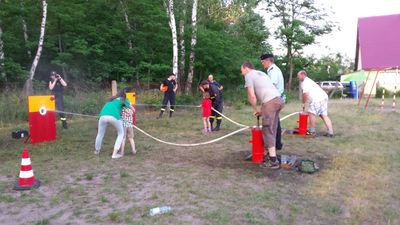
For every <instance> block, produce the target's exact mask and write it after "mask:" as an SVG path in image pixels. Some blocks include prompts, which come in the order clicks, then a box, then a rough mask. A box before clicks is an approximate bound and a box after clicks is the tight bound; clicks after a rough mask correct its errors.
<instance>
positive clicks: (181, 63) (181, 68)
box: [178, 0, 186, 87]
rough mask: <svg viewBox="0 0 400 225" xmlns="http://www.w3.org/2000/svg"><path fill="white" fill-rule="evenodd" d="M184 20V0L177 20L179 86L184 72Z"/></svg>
mask: <svg viewBox="0 0 400 225" xmlns="http://www.w3.org/2000/svg"><path fill="white" fill-rule="evenodd" d="M185 22H186V0H183V2H182V17H181V19H180V20H179V49H180V53H181V55H180V61H179V73H178V74H179V77H180V80H181V82H180V84H181V85H179V87H182V84H183V81H184V77H185V76H184V73H185V62H186V49H185Z"/></svg>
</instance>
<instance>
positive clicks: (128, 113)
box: [120, 105, 136, 155]
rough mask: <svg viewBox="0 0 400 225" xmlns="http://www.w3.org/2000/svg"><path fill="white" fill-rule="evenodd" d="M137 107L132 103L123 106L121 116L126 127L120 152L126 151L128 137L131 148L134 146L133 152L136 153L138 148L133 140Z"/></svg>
mask: <svg viewBox="0 0 400 225" xmlns="http://www.w3.org/2000/svg"><path fill="white" fill-rule="evenodd" d="M135 112H136V111H135V107H133V106H132V105H130V106H129V107H123V108H122V112H121V118H122V124H123V127H124V138H123V140H122V144H121V150H120V154H121V155H124V151H125V142H126V138H128V140H129V142H130V144H131V148H132V153H133V154H136V148H135V141H134V140H133V136H134V134H133V124H136V115H135Z"/></svg>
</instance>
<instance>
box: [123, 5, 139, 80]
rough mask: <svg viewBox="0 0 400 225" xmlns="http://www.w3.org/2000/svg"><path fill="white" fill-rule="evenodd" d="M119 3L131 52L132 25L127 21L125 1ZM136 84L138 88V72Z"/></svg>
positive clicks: (131, 62)
mask: <svg viewBox="0 0 400 225" xmlns="http://www.w3.org/2000/svg"><path fill="white" fill-rule="evenodd" d="M119 3H120V5H121V8H122V13H123V14H124V20H125V25H126V29H127V30H128V32H129V38H128V49H129V51H130V52H133V42H132V39H133V35H132V25H131V23H130V22H129V16H128V10H127V8H126V5H125V3H124V2H123V1H122V0H120V1H119ZM129 63H130V64H133V60H131V61H130V62H129ZM136 86H137V87H138V88H140V82H139V74H138V72H136Z"/></svg>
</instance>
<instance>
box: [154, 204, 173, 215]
mask: <svg viewBox="0 0 400 225" xmlns="http://www.w3.org/2000/svg"><path fill="white" fill-rule="evenodd" d="M171 210H172V208H171V207H169V206H162V207H156V208H152V209H150V213H149V215H150V216H155V215H158V214H164V213H168V212H170V211H171Z"/></svg>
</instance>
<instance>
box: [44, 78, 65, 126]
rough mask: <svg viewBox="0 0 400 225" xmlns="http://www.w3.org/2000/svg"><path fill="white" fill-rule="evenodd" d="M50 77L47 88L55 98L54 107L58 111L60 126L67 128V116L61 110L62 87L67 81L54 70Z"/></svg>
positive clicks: (62, 102)
mask: <svg viewBox="0 0 400 225" xmlns="http://www.w3.org/2000/svg"><path fill="white" fill-rule="evenodd" d="M50 79H51V80H50V82H49V89H50V91H51V93H52V94H53V95H54V98H55V100H56V109H57V111H59V112H58V115H59V116H60V120H61V123H62V127H63V128H64V129H68V125H67V118H66V117H65V113H64V112H63V110H64V99H63V94H64V87H66V86H67V83H66V82H65V80H64V79H62V77H61V76H60V75H59V74H57V73H56V72H55V71H53V72H51V75H50Z"/></svg>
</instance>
